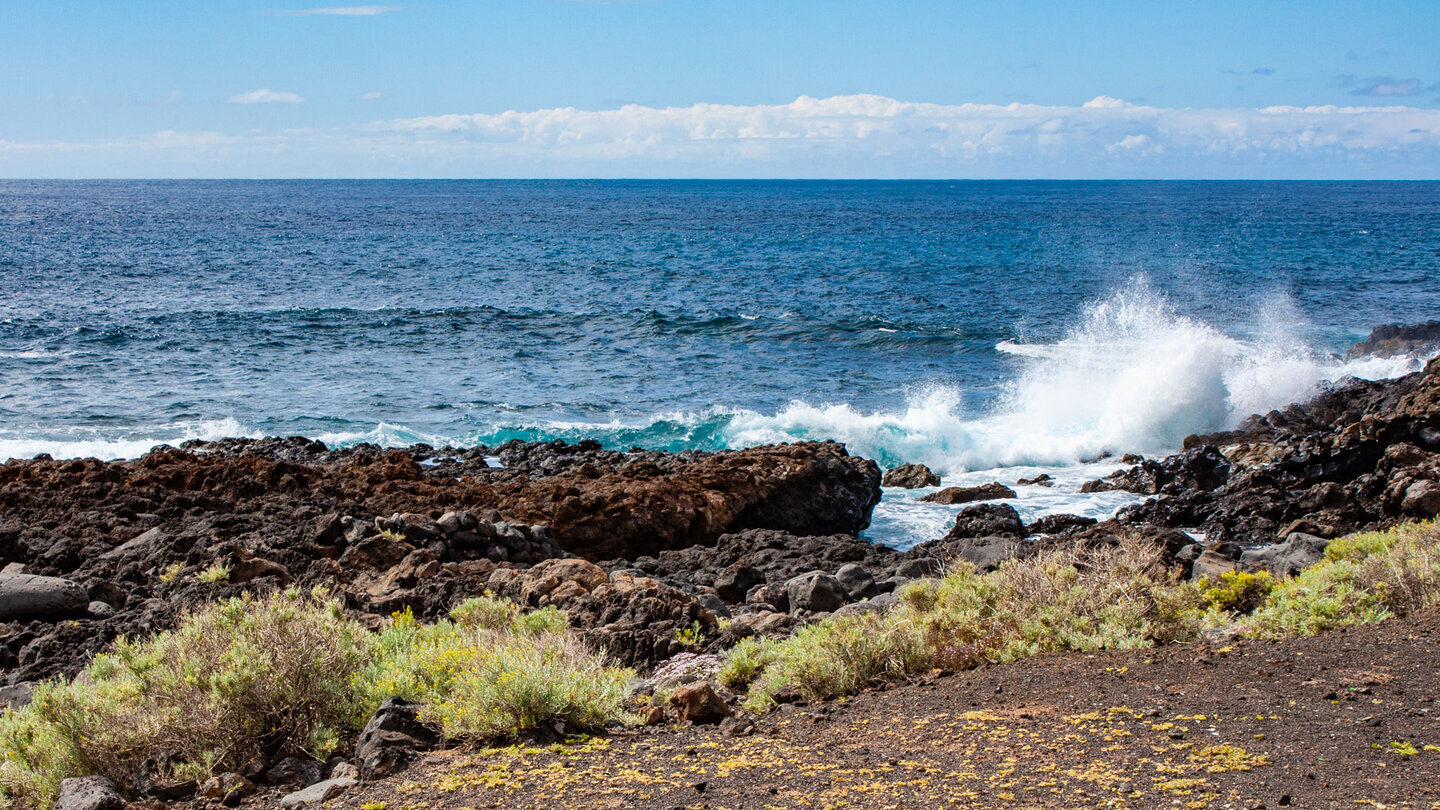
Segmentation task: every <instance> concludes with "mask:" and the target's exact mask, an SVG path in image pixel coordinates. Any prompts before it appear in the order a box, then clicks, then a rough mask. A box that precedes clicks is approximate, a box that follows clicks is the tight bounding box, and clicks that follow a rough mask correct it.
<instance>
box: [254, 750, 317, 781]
mask: <svg viewBox="0 0 1440 810" xmlns="http://www.w3.org/2000/svg"><path fill="white" fill-rule="evenodd" d="M323 776H324V774H323V773H322V766H321V763H319V762H316V761H315V760H313V759H300V758H299V757H285V758H284V759H282V760H280V761H279V762H278V763H276V764H275V766H274V767H272V768H270V770H268V771H266V772H265V782H266V784H270V785H300V786H302V787H304V786H306V785H313V784H315V783H316V782H319V781H320V780H321V778H322V777H323Z"/></svg>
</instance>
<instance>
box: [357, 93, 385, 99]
mask: <svg viewBox="0 0 1440 810" xmlns="http://www.w3.org/2000/svg"><path fill="white" fill-rule="evenodd" d="M384 97H385V94H384V93H382V92H380V91H379V90H371V91H370V92H368V93H361V94H360V100H361V101H375V100H376V99H381V98H384Z"/></svg>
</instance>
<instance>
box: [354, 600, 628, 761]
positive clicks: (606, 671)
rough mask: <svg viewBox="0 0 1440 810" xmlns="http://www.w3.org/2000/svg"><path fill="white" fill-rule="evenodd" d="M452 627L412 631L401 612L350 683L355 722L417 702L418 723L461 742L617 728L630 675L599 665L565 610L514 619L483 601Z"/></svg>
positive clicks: (509, 610) (504, 606) (506, 609)
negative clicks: (377, 710) (566, 728)
mask: <svg viewBox="0 0 1440 810" xmlns="http://www.w3.org/2000/svg"><path fill="white" fill-rule="evenodd" d="M451 618H452V621H442V622H437V623H436V624H433V625H421V624H419V623H418V622H416V621H415V618H414V616H413V615H411V614H410V613H408V612H406V613H402V614H398V615H396V616H395V617H394V620H393V621H392V622H391V623H390V625H389V626H388V627H386V628H385V629H384V630H382V631H381V632H380V634H379V638H378V640H377V654H376V656H375V658H374V660H373V661H372V662H371V664H370V665H369V666H368V667H366V669H365V670H364V671H363V672H362V673H361V674H360V675H359V677H357V678H356V679H355V691H356V693H357V694H358V695H359V697H360V704H361V705H362V706H363V707H364V711H363V712H362V714H367V715H368V713H369V712H370V711H372V710H373V709H374V707H375V706H377V705H379V703H380V702H382V701H384V700H385V699H386V698H389V697H401V698H405V699H407V700H414V701H419V702H421V703H424V704H425V708H424V709H423V710H422V715H421V716H422V718H423V719H426V720H428V721H432V722H435V723H437V724H439V725H440V726H441V728H442V729H443V730H444V732H445V734H446V735H447V736H450V737H462V738H486V737H499V736H507V735H514V734H517V733H520V732H523V731H527V730H530V729H534V728H538V727H540V726H542V725H548V724H551V723H554V722H556V721H562V722H564V723H566V724H567V725H571V726H575V727H578V728H595V727H599V726H602V725H604V724H605V723H607V722H609V721H611V720H622V719H626V717H627V716H626V715H625V712H624V710H623V703H624V701H625V699H626V698H627V697H628V696H629V683H630V680H631V679H632V678H633V677H634V673H633V672H631V671H630V670H627V669H619V668H615V667H609V666H607V665H606V664H605V663H604V659H603V658H602V657H601V656H600V655H598V654H597V653H595V652H594V651H592V650H590V649H588V648H587V647H586V646H585V645H583V644H582V643H581V642H580V641H579V639H578V638H577V637H576V636H575V635H574V633H573V632H571V631H570V629H569V620H568V617H567V616H566V614H565V613H564V611H561V610H558V609H556V608H553V607H551V608H546V609H544V610H537V611H534V612H531V613H522V612H520V611H519V610H518V609H516V608H515V607H514V606H513V605H510V603H508V602H504V601H501V600H497V599H494V598H491V597H483V598H480V599H471V600H468V601H466V602H465V603H463V604H462V605H460V606H459V607H458V608H456V609H455V610H454V611H452V613H451Z"/></svg>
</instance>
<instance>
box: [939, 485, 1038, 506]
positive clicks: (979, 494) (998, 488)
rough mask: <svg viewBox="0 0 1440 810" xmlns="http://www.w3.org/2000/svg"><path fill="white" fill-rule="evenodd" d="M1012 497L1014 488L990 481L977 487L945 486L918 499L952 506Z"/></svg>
mask: <svg viewBox="0 0 1440 810" xmlns="http://www.w3.org/2000/svg"><path fill="white" fill-rule="evenodd" d="M1013 497H1015V490H1013V489H1011V488H1010V487H1007V486H1005V485H1004V484H1000V483H995V482H991V483H989V484H981V485H980V486H978V487H946V488H944V489H942V490H940V491H939V492H932V493H930V494H929V495H926V496H924V497H922V498H920V500H922V501H924V502H925V503H943V504H946V505H951V506H953V505H955V504H961V503H971V502H973V501H994V500H1000V499H1002V498H1013Z"/></svg>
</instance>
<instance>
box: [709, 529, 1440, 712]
mask: <svg viewBox="0 0 1440 810" xmlns="http://www.w3.org/2000/svg"><path fill="white" fill-rule="evenodd" d="M1436 604H1440V524H1437V523H1436V522H1435V521H1427V522H1424V523H1418V524H1404V525H1401V526H1398V527H1396V528H1393V529H1390V530H1388V531H1382V532H1366V533H1362V534H1356V535H1352V536H1349V537H1345V538H1340V539H1338V540H1335V541H1333V542H1332V543H1331V544H1330V545H1329V547H1328V548H1327V549H1326V552H1325V557H1324V559H1323V560H1321V561H1320V562H1319V563H1317V564H1315V565H1313V566H1311V567H1309V568H1308V569H1306V570H1305V571H1303V572H1301V573H1300V575H1299V576H1296V577H1293V578H1287V579H1277V578H1274V577H1271V576H1270V575H1269V574H1268V573H1254V574H1252V573H1241V572H1234V573H1226V574H1224V575H1222V576H1221V577H1219V578H1218V579H1217V580H1214V581H1211V580H1210V579H1207V578H1203V577H1202V578H1201V579H1200V580H1198V581H1184V580H1181V579H1179V577H1178V574H1177V573H1176V572H1174V571H1173V570H1171V569H1169V568H1167V567H1166V566H1165V565H1164V561H1163V557H1162V553H1161V550H1160V549H1159V548H1157V547H1155V546H1153V545H1146V544H1144V543H1143V542H1140V541H1139V540H1138V538H1136V537H1134V536H1122V537H1121V538H1120V539H1119V540H1118V542H1117V543H1116V544H1114V545H1111V546H1106V547H1102V548H1098V549H1080V550H1064V551H1056V552H1052V553H1050V554H1047V555H1037V556H1035V557H1031V558H1028V559H1023V560H1020V559H1016V560H1009V561H1007V562H1005V563H1004V564H1002V565H1001V566H1000V568H999V569H998V570H996V571H993V572H991V573H988V574H983V575H982V574H977V573H976V572H975V570H974V569H973V568H971V567H970V566H969V565H967V564H963V563H962V564H960V565H958V566H956V567H955V569H954V570H952V571H951V572H950V573H949V574H947V575H946V576H945V577H943V578H940V579H931V580H922V581H917V582H915V583H912V584H911V585H908V586H907V587H905V588H904V589H903V590H902V592H901V594H900V602H899V605H898V606H897V607H896V608H895V609H894V610H891V611H890V612H888V613H884V614H874V613H870V614H862V615H850V616H837V617H833V618H829V619H826V620H824V621H821V622H819V623H816V624H812V625H810V626H808V627H805V628H804V629H802V630H801V631H800V632H798V633H796V634H795V635H794V636H792V637H791V638H789V639H786V640H784V641H763V640H762V641H756V640H745V641H742V642H741V643H740V644H738V645H736V646H735V647H733V648H732V649H731V650H730V651H729V652H728V653H727V656H726V660H725V663H724V666H723V668H722V669H721V671H720V674H719V678H720V680H721V682H722V683H723V684H725V685H727V686H729V687H731V688H736V689H741V688H748V698H747V702H746V705H747V706H748V707H749V708H750V709H752V710H756V711H763V710H765V709H767V708H768V707H770V706H772V705H774V704H775V703H776V702H777V700H783V699H804V700H825V699H830V698H834V697H839V696H841V695H845V694H849V693H852V692H854V691H856V690H858V689H859V688H861V687H863V686H865V685H866V684H868V683H870V682H872V681H873V680H875V679H876V678H885V677H901V676H905V675H913V674H916V673H920V672H924V671H927V670H930V669H934V668H941V669H952V670H953V669H966V668H971V667H974V666H978V665H980V664H982V663H986V662H1009V661H1015V660H1018V659H1021V658H1026V657H1028V656H1031V655H1035V654H1036V653H1041V652H1072V651H1074V652H1080V651H1089V650H1097V649H1125V648H1139V647H1150V646H1154V645H1157V644H1165V643H1170V642H1181V641H1191V640H1195V639H1197V638H1200V637H1201V636H1202V635H1203V634H1204V633H1205V632H1206V631H1211V632H1215V633H1219V634H1231V635H1236V636H1242V637H1255V638H1282V637H1288V636H1296V635H1311V634H1314V633H1318V632H1322V631H1325V630H1330V629H1335V628H1338V627H1343V626H1346V625H1352V624H1359V623H1368V622H1376V621H1380V620H1383V619H1386V618H1390V617H1392V616H1404V615H1406V614H1408V613H1411V612H1413V611H1415V610H1417V609H1420V608H1423V607H1427V606H1432V605H1436Z"/></svg>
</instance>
